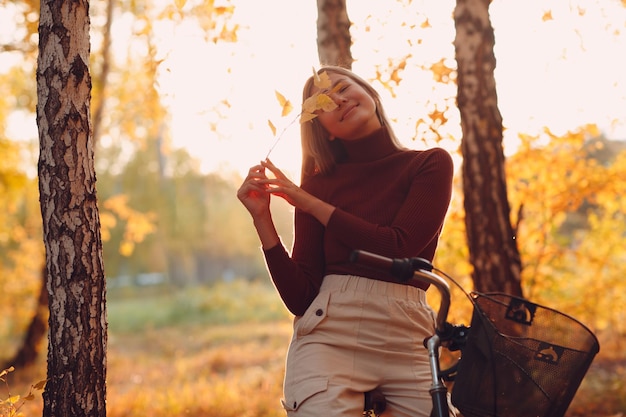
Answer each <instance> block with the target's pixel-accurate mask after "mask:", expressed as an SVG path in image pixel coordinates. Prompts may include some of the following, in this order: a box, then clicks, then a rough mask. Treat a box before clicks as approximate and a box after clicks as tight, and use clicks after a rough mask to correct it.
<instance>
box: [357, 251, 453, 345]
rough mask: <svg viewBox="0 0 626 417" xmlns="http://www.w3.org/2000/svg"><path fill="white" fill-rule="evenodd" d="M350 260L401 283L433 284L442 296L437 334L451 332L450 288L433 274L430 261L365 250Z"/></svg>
mask: <svg viewBox="0 0 626 417" xmlns="http://www.w3.org/2000/svg"><path fill="white" fill-rule="evenodd" d="M350 260H351V261H352V262H355V263H359V264H361V265H365V266H369V267H371V268H374V269H378V270H380V271H386V272H390V273H391V274H392V275H393V276H394V277H395V278H398V280H400V281H401V282H407V281H409V280H411V279H415V280H418V281H421V282H424V283H426V284H432V285H433V286H434V287H435V288H437V291H439V294H440V295H441V300H440V302H439V309H438V310H437V319H436V326H437V332H438V333H439V334H446V333H447V332H449V331H450V325H449V324H448V323H447V319H448V311H449V309H450V286H449V285H448V283H447V282H446V281H445V280H444V279H443V278H442V277H440V276H439V275H437V274H434V273H433V272H432V270H433V265H432V264H431V263H430V262H429V261H427V260H426V259H423V258H387V257H385V256H381V255H377V254H375V253H371V252H367V251H363V250H354V251H353V252H352V254H351V255H350Z"/></svg>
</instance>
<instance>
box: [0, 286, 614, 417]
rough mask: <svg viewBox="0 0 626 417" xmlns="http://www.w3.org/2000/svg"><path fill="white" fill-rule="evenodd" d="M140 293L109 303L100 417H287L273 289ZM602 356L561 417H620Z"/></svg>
mask: <svg viewBox="0 0 626 417" xmlns="http://www.w3.org/2000/svg"><path fill="white" fill-rule="evenodd" d="M142 291H143V292H142V293H141V294H125V295H124V296H121V295H117V294H110V296H109V303H108V313H109V346H108V367H107V416H109V417H143V416H146V417H179V416H180V417H182V416H194V417H205V416H206V417H209V416H211V417H278V416H284V415H285V414H284V412H283V410H282V408H281V406H280V403H279V399H280V397H281V390H282V376H283V370H284V358H285V353H286V349H287V345H288V342H289V338H290V336H291V320H290V317H289V316H288V314H287V313H286V311H285V308H284V307H283V305H282V303H281V302H280V300H279V298H278V296H277V295H276V293H275V290H274V288H273V287H271V286H270V285H267V284H262V283H256V282H253V283H245V282H240V281H234V282H231V283H219V284H216V285H215V286H214V287H212V288H206V287H202V288H188V289H183V290H180V291H177V292H174V293H170V294H167V293H164V292H162V291H159V292H156V293H154V292H151V293H150V294H149V295H148V294H147V291H146V290H142ZM602 349H603V350H602V352H601V354H600V355H599V356H598V358H597V359H596V360H595V361H594V363H593V365H592V368H591V369H590V370H589V372H588V374H587V377H586V378H585V380H584V381H583V384H582V385H581V387H580V389H579V391H578V394H577V396H576V398H574V401H573V403H572V405H571V406H570V409H569V411H568V413H567V415H566V416H567V417H583V416H590V415H594V416H598V417H608V416H611V417H624V416H626V400H625V398H626V383H625V382H624V381H626V359H625V358H626V355H624V354H623V353H622V352H623V349H620V348H619V345H618V346H617V347H615V348H611V347H607V348H605V347H604V344H603V348H602ZM45 360H46V358H45V355H43V357H42V358H40V360H39V362H38V364H37V365H36V366H34V367H33V368H32V369H24V370H20V369H18V370H16V372H15V373H14V374H16V375H15V378H13V379H12V380H11V386H10V389H11V391H12V392H11V394H13V395H14V394H23V395H25V394H26V393H27V392H28V390H29V386H30V384H31V383H34V382H36V381H39V380H41V379H44V378H45V373H46V363H45ZM6 397H7V395H6V392H5V391H4V390H3V388H2V387H0V398H6ZM42 407H43V405H42V398H41V394H40V393H37V394H36V397H35V400H33V401H29V402H27V403H25V405H24V406H23V407H22V409H21V410H20V411H22V412H23V414H24V416H25V417H32V416H40V415H42ZM0 415H2V413H1V412H0Z"/></svg>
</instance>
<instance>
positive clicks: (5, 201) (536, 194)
mask: <svg viewBox="0 0 626 417" xmlns="http://www.w3.org/2000/svg"><path fill="white" fill-rule="evenodd" d="M454 6H455V2H454V1H451V0H439V1H437V2H432V1H426V0H422V1H417V0H414V1H410V0H395V1H386V2H359V1H357V0H352V1H350V0H349V1H347V11H348V15H349V17H350V21H351V23H352V26H351V28H350V32H351V36H352V41H353V44H352V47H351V50H352V55H353V57H354V60H355V61H354V63H353V65H352V68H353V70H354V71H355V72H356V73H358V74H359V75H361V76H363V77H364V78H366V79H368V80H369V81H371V82H372V84H373V85H374V87H375V88H376V89H377V90H378V91H379V92H380V94H381V96H382V99H383V103H384V104H385V106H386V110H387V112H388V114H389V115H390V116H391V118H392V120H393V121H394V128H395V130H396V133H397V134H398V136H399V138H400V139H401V140H402V141H403V143H404V145H406V146H407V147H410V148H414V149H425V148H429V147H433V146H441V147H444V148H445V149H447V150H448V151H449V152H450V153H451V154H452V155H453V156H454V158H455V163H456V167H457V170H459V169H460V167H461V164H462V156H461V153H460V151H459V147H460V143H461V128H460V116H459V112H458V108H457V106H456V101H455V100H456V84H455V72H454V71H455V66H456V62H455V59H454V45H453V41H454V37H455V27H454V21H453V19H452V13H453V10H454ZM0 7H1V8H0V92H1V94H0V295H1V296H2V298H1V301H0V364H2V363H3V361H10V360H11V359H12V358H14V357H15V355H16V353H17V352H19V351H20V349H21V348H22V347H23V345H24V344H25V343H26V339H25V337H26V335H27V334H28V331H29V329H30V328H31V327H30V326H32V323H33V316H34V315H36V312H37V306H38V305H40V304H41V302H40V301H41V298H40V295H41V294H42V291H41V289H42V287H41V284H42V267H43V263H44V248H43V244H42V236H41V234H42V231H41V230H42V229H41V213H40V209H39V202H38V189H37V158H38V133H37V125H36V117H35V106H36V101H37V89H36V79H35V71H36V64H37V63H36V59H37V41H38V36H37V25H38V10H39V3H38V2H37V1H34V0H13V1H8V0H2V1H0ZM489 10H490V17H491V21H492V25H493V27H494V32H495V39H496V43H495V51H494V52H495V56H496V60H497V67H496V74H495V77H496V82H497V91H498V107H499V109H500V112H501V113H502V116H503V119H504V128H505V130H504V148H505V153H506V156H507V165H506V172H507V181H508V187H509V201H510V204H511V209H512V213H513V214H512V217H513V219H514V220H515V221H517V222H518V223H517V224H518V226H519V227H518V229H517V232H518V233H517V240H518V246H519V249H520V252H521V256H522V264H523V267H524V269H523V271H522V281H523V282H522V287H523V289H524V294H525V296H526V297H527V298H530V299H531V300H533V301H535V302H538V303H542V304H544V305H548V306H551V307H553V308H555V309H557V310H560V311H563V312H565V313H567V314H570V315H572V316H573V317H575V318H577V319H578V320H580V321H582V322H583V323H584V324H585V325H587V326H588V327H589V328H590V329H591V330H592V331H594V333H596V334H597V335H598V337H599V338H600V341H601V352H600V355H599V356H598V359H597V360H596V361H595V362H594V366H593V368H592V370H591V371H590V374H589V377H588V378H587V379H586V380H585V382H584V383H583V386H582V387H581V390H580V393H579V395H577V397H576V399H575V402H574V403H573V405H572V408H571V410H570V415H571V416H574V415H580V416H583V415H592V414H593V415H605V416H608V415H612V416H618V415H620V416H621V415H623V414H624V413H626V400H624V398H626V387H625V384H624V380H625V378H624V374H625V373H626V355H624V353H623V349H624V347H625V345H626V343H625V342H626V340H625V339H624V337H625V334H626V325H625V324H624V323H625V322H626V307H625V306H626V281H625V280H624V279H623V277H624V275H625V273H626V262H625V261H626V245H624V242H625V237H626V226H625V225H626V222H625V220H626V219H625V214H626V142H625V140H626V83H625V78H624V74H626V61H625V60H624V59H623V55H624V52H625V51H626V4H624V2H620V1H618V0H603V1H601V0H597V1H595V0H570V1H562V0H554V1H552V0H528V1H525V2H506V1H504V0H496V1H493V2H492V3H491V5H490V9H489ZM316 20H317V6H316V4H315V3H314V2H312V1H298V2H294V1H290V0H265V1H263V2H260V1H255V0H230V1H227V0H223V1H219V0H215V1H213V0H204V1H202V0H189V1H187V2H183V1H180V0H179V1H175V0H158V1H143V0H134V1H125V0H108V1H101V2H92V3H91V25H92V32H91V52H92V67H91V76H92V84H93V92H92V122H93V129H94V141H95V144H96V173H97V180H98V182H97V188H98V199H99V208H100V218H101V223H102V237H103V241H104V242H103V244H104V263H105V271H106V279H107V298H108V303H109V305H108V311H109V330H110V341H109V349H110V351H109V367H108V369H109V371H108V375H109V377H108V380H109V382H108V398H109V404H108V407H109V414H110V415H112V416H143V415H146V416H148V415H150V416H161V415H163V416H165V415H168V416H175V415H188V414H192V415H196V416H202V415H207V416H208V415H212V416H216V415H219V416H230V415H232V416H235V415H236V416H242V415H250V416H273V415H282V412H281V411H280V405H279V402H278V399H279V397H280V385H281V377H282V361H283V358H284V354H285V350H286V345H287V343H288V340H289V333H290V327H289V326H290V319H291V317H289V315H288V313H287V311H286V310H285V308H284V307H283V306H282V303H281V302H280V299H279V298H278V296H277V295H276V294H275V291H274V289H273V287H272V286H271V283H270V281H269V278H268V275H267V272H266V270H265V265H264V262H263V258H262V254H261V251H260V249H259V243H258V241H257V238H256V234H255V232H254V229H253V227H252V223H251V220H250V218H249V216H248V214H247V212H246V211H245V210H244V209H243V207H242V206H241V205H240V204H239V202H238V201H237V199H236V196H235V194H236V190H237V188H238V186H239V184H240V182H241V180H242V177H243V176H244V175H245V173H246V171H247V169H248V167H249V166H251V165H253V164H255V163H256V162H258V161H259V160H261V159H263V158H264V157H265V156H266V154H267V153H268V151H269V150H270V148H272V146H274V145H275V147H274V148H273V149H272V153H271V159H272V160H273V161H274V163H275V164H276V165H278V166H279V167H281V168H283V169H284V171H285V172H287V173H288V175H290V176H291V177H292V178H293V179H294V181H298V180H299V178H298V176H299V164H300V143H299V127H298V123H297V122H296V123H293V122H294V118H296V117H297V115H296V113H297V111H294V112H292V113H291V114H288V115H286V116H283V115H282V114H281V111H282V107H281V105H280V103H279V101H278V100H277V98H276V94H275V93H276V92H277V91H278V92H280V93H281V94H282V95H283V96H284V97H285V98H287V99H288V100H290V101H291V102H292V104H293V105H294V107H295V108H296V109H297V108H298V107H299V103H300V97H301V87H302V85H303V83H304V81H305V79H306V78H307V77H308V76H309V75H310V74H311V72H312V68H314V67H315V68H317V67H319V58H318V52H317V44H316V36H317V28H316ZM270 122H271V124H272V125H274V126H276V127H277V133H276V134H274V132H272V130H271V129H270V127H269V123H270ZM281 132H282V133H281ZM277 134H280V135H281V136H280V139H279V140H278V141H277V142H276V140H277V137H276V136H277ZM273 204H274V205H275V217H274V218H275V221H276V222H277V224H278V227H279V229H280V232H281V237H282V239H283V241H284V242H285V245H286V247H290V245H291V239H292V236H291V228H292V214H293V213H292V210H291V208H290V207H289V206H287V205H286V204H284V203H283V202H281V201H274V202H273ZM522 208H523V210H522ZM518 213H523V218H522V217H521V216H520V218H517V217H516V216H517V214H518ZM463 218H464V213H463V196H462V188H461V184H460V174H457V178H456V188H455V193H454V196H453V201H452V205H451V207H450V212H449V214H448V219H447V221H446V226H445V230H444V233H443V235H442V239H441V243H440V249H439V252H438V255H437V258H436V259H435V264H436V265H437V266H438V267H439V268H441V269H443V270H444V271H446V272H448V273H449V274H451V275H452V276H453V277H455V278H456V279H457V280H458V281H459V283H460V284H461V285H462V286H463V287H464V288H465V290H466V291H470V290H471V289H472V281H471V278H470V274H471V265H469V262H468V251H467V244H466V237H465V229H464V223H463ZM453 303H454V305H453V311H452V319H453V320H455V321H458V322H467V321H468V320H469V317H470V315H471V304H470V303H469V302H468V301H467V300H466V299H465V298H464V295H463V294H462V293H461V292H460V291H457V292H456V293H455V297H454V299H453ZM44 332H45V329H44ZM42 334H43V333H42ZM45 345H46V341H45V336H44V338H43V339H42V338H40V339H38V341H37V343H36V344H35V345H34V346H32V347H33V349H34V352H35V355H34V358H33V359H32V361H31V362H30V365H28V366H26V365H25V366H24V367H23V368H21V369H18V371H19V372H20V377H19V378H17V380H16V381H15V384H16V385H15V386H14V387H15V390H16V391H19V390H20V389H24V390H28V386H29V384H30V383H32V382H33V381H35V380H37V379H38V378H40V377H41V376H42V375H45V349H46V346H45ZM0 388H1V387H0ZM12 391H13V388H12ZM4 397H6V395H5V393H4V392H3V391H1V390H0V398H4ZM29 407H30V408H29ZM37 407H39V408H37ZM40 407H41V405H40V398H36V399H35V401H32V402H28V403H26V404H25V405H24V410H25V411H26V412H27V413H29V415H30V414H37V413H40V411H39V410H40Z"/></svg>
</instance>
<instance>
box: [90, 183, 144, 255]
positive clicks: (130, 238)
mask: <svg viewBox="0 0 626 417" xmlns="http://www.w3.org/2000/svg"><path fill="white" fill-rule="evenodd" d="M103 207H104V208H105V209H107V210H109V211H110V212H111V213H112V214H111V213H109V214H107V213H106V212H102V213H101V215H100V219H101V225H102V226H107V227H108V228H106V229H103V230H106V231H103V237H104V236H107V237H110V233H109V229H110V228H112V227H114V226H115V223H116V221H115V218H114V217H113V214H114V215H116V216H117V217H118V218H120V219H121V220H124V221H125V222H126V224H125V229H124V237H123V240H122V242H121V243H120V247H119V252H120V254H122V255H124V256H130V255H132V253H133V251H134V249H135V244H137V243H140V242H142V241H143V240H144V239H145V238H146V236H148V235H149V234H151V233H153V232H154V231H155V230H156V225H155V224H154V219H155V215H154V213H141V212H139V211H136V210H133V209H132V208H130V207H129V206H128V196H127V195H124V194H118V195H116V196H113V197H111V198H109V199H108V200H107V201H105V202H104V204H103ZM103 219H104V222H103V221H102V220H103Z"/></svg>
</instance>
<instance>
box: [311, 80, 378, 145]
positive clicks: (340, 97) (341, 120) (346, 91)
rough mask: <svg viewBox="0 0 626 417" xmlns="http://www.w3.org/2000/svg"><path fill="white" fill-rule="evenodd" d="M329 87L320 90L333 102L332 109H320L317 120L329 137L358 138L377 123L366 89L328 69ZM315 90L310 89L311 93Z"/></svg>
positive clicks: (369, 131)
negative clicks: (333, 107)
mask: <svg viewBox="0 0 626 417" xmlns="http://www.w3.org/2000/svg"><path fill="white" fill-rule="evenodd" d="M328 76H329V78H330V79H331V81H332V87H330V88H329V89H328V90H322V91H321V92H322V93H325V94H328V96H329V97H330V98H331V99H332V100H333V101H334V102H335V103H336V104H337V108H335V109H334V110H332V111H328V112H325V111H320V112H319V113H318V116H317V117H318V119H319V122H320V123H321V124H322V126H324V128H325V129H326V130H327V131H328V133H330V135H331V139H332V138H340V139H344V140H355V139H361V138H363V137H365V136H367V135H369V134H371V133H373V132H374V131H375V130H377V129H380V127H381V124H380V120H378V116H377V115H376V103H375V102H374V99H373V98H372V97H371V96H370V95H369V93H368V92H367V91H366V90H365V89H364V88H363V87H361V86H360V85H359V84H358V83H357V82H356V81H354V80H353V79H352V78H350V77H348V76H345V75H343V74H337V73H333V72H330V71H329V72H328ZM315 92H317V90H315V87H314V90H313V91H312V93H313V94H314V93H315Z"/></svg>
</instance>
